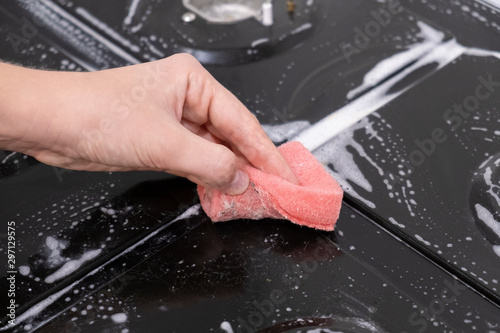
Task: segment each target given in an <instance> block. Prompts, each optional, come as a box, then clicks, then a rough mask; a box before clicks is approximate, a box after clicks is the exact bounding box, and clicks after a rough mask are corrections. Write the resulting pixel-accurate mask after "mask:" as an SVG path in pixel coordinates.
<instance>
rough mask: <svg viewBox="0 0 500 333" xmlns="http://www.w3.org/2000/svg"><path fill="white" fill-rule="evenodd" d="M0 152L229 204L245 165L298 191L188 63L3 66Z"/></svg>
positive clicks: (248, 122) (244, 114)
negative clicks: (85, 69) (126, 176)
mask: <svg viewBox="0 0 500 333" xmlns="http://www.w3.org/2000/svg"><path fill="white" fill-rule="evenodd" d="M0 73H2V75H1V76H0V119H1V121H0V148H1V149H5V150H11V151H17V152H21V153H25V154H28V155H31V156H33V157H35V158H36V159H37V160H39V161H40V162H43V163H45V164H49V165H53V166H57V167H62V168H67V169H74V170H88V171H130V170H154V171H162V172H167V173H170V174H174V175H178V176H181V177H186V178H188V179H189V180H191V181H193V182H195V183H197V184H199V185H202V186H208V187H213V188H217V189H220V190H221V191H223V192H225V193H227V194H231V195H236V194H240V193H243V192H244V191H245V190H246V188H247V187H248V184H249V179H248V175H247V173H246V172H245V171H244V168H243V166H244V165H245V164H251V165H253V166H255V167H256V168H258V169H261V170H263V171H265V172H268V173H271V174H274V175H277V176H280V177H282V178H284V179H286V180H288V181H290V182H292V183H295V184H297V179H296V177H295V175H294V174H293V172H292V170H291V169H290V167H289V166H288V164H287V163H286V161H285V160H284V158H283V157H282V156H281V155H280V153H279V152H278V150H277V149H276V147H275V146H274V144H273V143H272V142H271V141H270V139H269V138H268V137H267V135H266V134H265V132H264V131H263V130H262V127H261V126H260V124H259V122H258V120H257V119H256V118H255V116H253V115H252V113H251V112H250V111H249V110H248V109H247V108H246V107H245V106H244V105H243V104H242V103H241V102H240V101H239V100H238V99H237V98H236V97H235V96H234V95H232V94H231V93H230V92H229V91H228V90H227V89H226V88H224V87H223V86H222V85H221V84H220V83H218V82H217V81H216V80H215V79H214V78H213V77H212V76H211V75H210V74H209V73H208V72H207V71H206V70H205V69H204V68H203V66H201V64H199V63H198V61H196V60H195V59H194V58H193V57H191V56H189V55H183V54H180V55H174V56H171V57H169V58H166V59H163V60H159V61H156V62H151V63H146V64H140V65H134V66H128V67H122V68H118V69H111V70H104V71H98V72H91V73H70V72H51V71H41V70H34V69H27V68H22V67H18V66H14V65H10V64H4V63H0Z"/></svg>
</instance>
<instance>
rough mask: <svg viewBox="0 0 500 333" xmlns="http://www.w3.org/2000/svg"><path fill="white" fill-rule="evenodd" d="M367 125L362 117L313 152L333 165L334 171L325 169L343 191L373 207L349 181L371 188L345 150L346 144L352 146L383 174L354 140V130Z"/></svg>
mask: <svg viewBox="0 0 500 333" xmlns="http://www.w3.org/2000/svg"><path fill="white" fill-rule="evenodd" d="M368 126H369V124H368V118H364V119H362V120H361V121H360V122H359V123H357V124H356V125H355V126H354V127H352V128H350V129H349V130H347V131H344V132H342V133H340V134H338V135H337V136H336V137H335V138H333V139H332V140H330V141H329V142H328V143H327V144H325V145H323V146H322V147H321V148H320V149H317V150H315V151H314V153H313V154H314V156H315V157H316V158H317V159H318V160H319V161H320V162H321V163H322V164H323V165H328V164H331V165H333V169H334V170H335V171H334V170H332V169H330V168H327V170H328V172H329V173H330V174H331V175H332V176H333V177H334V178H335V179H336V180H337V181H338V182H339V184H340V186H341V187H342V189H343V190H344V191H345V192H347V193H349V194H350V195H351V196H353V197H354V198H356V199H358V200H360V201H362V202H363V203H364V204H365V205H367V206H368V207H370V208H375V204H374V203H373V202H371V201H369V200H367V199H365V198H363V197H362V196H361V195H360V194H359V193H358V192H357V191H356V190H355V189H354V188H353V186H352V185H351V184H350V183H349V182H353V183H355V184H356V185H358V186H359V187H361V188H363V189H364V190H365V191H367V192H372V190H373V188H372V185H371V184H370V182H369V181H368V179H366V177H365V176H364V175H363V173H362V172H361V170H360V168H359V167H358V165H357V163H356V162H355V161H354V156H353V155H352V153H350V152H349V151H348V150H347V147H348V146H350V147H352V148H354V150H356V152H357V153H358V155H359V156H361V157H362V158H364V159H365V160H366V161H368V162H369V163H370V164H371V165H372V166H373V167H375V168H376V169H377V170H378V172H379V174H381V175H383V171H382V169H381V168H380V167H379V166H378V165H377V163H375V161H373V160H372V159H371V158H370V157H369V156H368V155H367V154H366V152H365V150H364V149H363V146H361V145H360V144H359V143H358V142H356V140H354V132H355V131H356V130H358V129H363V128H367V127H368Z"/></svg>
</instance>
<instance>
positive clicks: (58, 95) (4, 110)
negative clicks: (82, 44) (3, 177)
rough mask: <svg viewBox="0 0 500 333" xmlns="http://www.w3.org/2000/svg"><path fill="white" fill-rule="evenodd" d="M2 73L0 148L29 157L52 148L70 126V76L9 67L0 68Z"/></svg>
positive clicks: (0, 87)
mask: <svg viewBox="0 0 500 333" xmlns="http://www.w3.org/2000/svg"><path fill="white" fill-rule="evenodd" d="M0 73H2V76H1V77H0V95H1V96H2V102H1V104H0V119H2V121H1V123H0V148H2V149H6V150H12V151H17V152H22V153H27V154H30V155H33V153H34V152H36V151H42V150H45V149H51V148H53V146H54V145H55V144H56V142H57V138H58V137H60V136H61V131H63V130H67V129H68V128H67V126H69V124H68V119H66V117H65V112H64V110H65V109H67V108H68V105H67V102H68V101H67V100H66V99H67V98H68V91H70V90H71V84H70V83H71V82H70V81H68V80H67V79H68V75H67V74H69V73H64V72H49V71H42V70H33V69H27V68H22V67H18V66H13V65H8V64H0ZM72 74H74V73H72ZM82 74H83V73H80V75H82Z"/></svg>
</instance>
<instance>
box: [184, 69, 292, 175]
mask: <svg viewBox="0 0 500 333" xmlns="http://www.w3.org/2000/svg"><path fill="white" fill-rule="evenodd" d="M188 80H189V82H188V84H187V89H188V91H187V92H186V101H185V105H184V114H183V117H186V119H188V120H189V121H190V122H191V123H195V124H199V125H201V124H205V126H206V127H207V128H208V130H209V131H210V132H211V133H213V134H215V135H216V136H217V137H219V138H221V139H223V140H224V141H227V142H228V143H230V144H231V145H232V146H233V147H235V149H236V150H238V151H239V152H241V153H242V154H243V156H244V157H245V158H246V159H247V160H248V161H249V162H250V163H251V164H253V165H254V166H255V167H257V168H258V169H260V170H262V171H264V172H267V173H271V174H274V175H277V176H279V177H282V178H284V179H286V180H288V181H289V182H292V183H295V184H297V183H298V181H297V178H296V177H295V175H294V173H293V171H292V170H291V169H290V166H289V165H288V163H287V162H286V161H285V159H284V158H283V156H281V154H280V153H279V151H278V150H277V149H276V146H275V145H274V144H273V143H272V141H271V140H270V139H269V138H268V136H267V135H266V133H265V132H264V130H263V129H262V127H261V126H260V124H259V122H258V120H257V118H256V117H255V116H254V115H253V114H252V113H251V112H250V111H248V109H247V108H246V107H245V106H244V105H243V104H242V103H241V102H240V101H239V100H238V99H237V98H236V97H235V96H234V95H233V94H231V93H230V92H229V91H228V90H227V89H226V88H224V87H223V86H222V85H221V84H220V83H218V82H217V81H216V80H215V79H214V78H213V77H212V76H211V75H210V74H209V73H208V72H207V71H206V70H205V69H204V68H203V67H202V66H201V65H199V63H198V64H197V65H196V64H192V66H191V69H190V74H189V75H188Z"/></svg>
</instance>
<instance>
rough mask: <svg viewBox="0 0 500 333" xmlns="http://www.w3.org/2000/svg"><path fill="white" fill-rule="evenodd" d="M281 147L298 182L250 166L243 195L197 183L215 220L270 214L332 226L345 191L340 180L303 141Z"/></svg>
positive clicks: (313, 225)
mask: <svg viewBox="0 0 500 333" xmlns="http://www.w3.org/2000/svg"><path fill="white" fill-rule="evenodd" d="M278 150H279V151H280V153H281V155H283V157H284V158H285V159H286V161H287V162H288V164H289V165H290V167H291V168H292V171H293V172H294V173H295V176H296V177H297V179H298V181H299V185H295V184H292V183H290V182H288V181H286V180H284V179H282V178H280V177H277V176H275V175H271V174H267V173H265V172H263V171H260V170H258V169H256V168H254V167H251V166H247V167H246V170H247V172H248V175H249V176H250V185H249V186H248V189H247V190H246V191H245V192H244V193H242V194H240V195H234V196H232V195H226V194H224V193H222V192H220V191H219V190H215V189H213V188H205V187H203V186H198V194H199V196H200V201H201V206H202V207H203V210H204V211H205V212H206V213H207V215H208V216H209V217H210V218H211V219H212V221H214V222H219V221H228V220H235V219H253V220H257V219H262V218H266V217H271V218H276V219H287V220H290V221H292V222H293V223H296V224H300V225H305V226H308V227H311V228H316V229H322V230H333V228H334V225H335V222H336V221H337V219H338V217H339V213H340V205H341V203H342V194H343V192H342V189H341V188H340V186H339V184H338V183H337V182H336V181H335V179H333V178H332V177H331V176H330V175H329V174H328V172H326V170H325V169H324V168H323V166H322V165H321V164H320V163H319V162H318V161H317V160H316V158H315V157H314V156H313V155H312V154H311V153H310V152H309V151H308V150H307V149H306V148H305V147H304V146H303V145H302V144H301V143H300V142H296V141H292V142H288V143H285V144H283V145H281V146H280V147H279V148H278Z"/></svg>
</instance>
